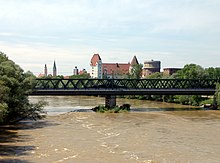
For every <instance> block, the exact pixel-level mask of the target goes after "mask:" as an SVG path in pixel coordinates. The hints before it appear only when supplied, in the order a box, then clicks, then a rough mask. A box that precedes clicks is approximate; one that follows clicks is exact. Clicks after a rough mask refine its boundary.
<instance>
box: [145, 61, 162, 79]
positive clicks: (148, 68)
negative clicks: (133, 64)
mask: <svg viewBox="0 0 220 163" xmlns="http://www.w3.org/2000/svg"><path fill="white" fill-rule="evenodd" d="M160 66H161V63H160V61H154V60H151V61H145V62H144V65H143V71H142V77H146V76H149V75H151V74H153V73H156V72H160Z"/></svg>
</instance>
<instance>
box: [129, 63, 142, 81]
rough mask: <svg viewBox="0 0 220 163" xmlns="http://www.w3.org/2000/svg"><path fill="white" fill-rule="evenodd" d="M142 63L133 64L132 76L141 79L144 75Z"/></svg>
mask: <svg viewBox="0 0 220 163" xmlns="http://www.w3.org/2000/svg"><path fill="white" fill-rule="evenodd" d="M142 67H143V65H142V64H136V65H133V66H132V68H131V72H130V78H132V79H140V78H141V75H142Z"/></svg>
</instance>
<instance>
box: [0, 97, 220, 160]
mask: <svg viewBox="0 0 220 163" xmlns="http://www.w3.org/2000/svg"><path fill="white" fill-rule="evenodd" d="M40 98H41V97H40ZM42 98H44V97H42ZM83 98H84V97H83ZM83 98H79V97H78V98H77V97H74V98H72V97H67V99H65V98H64V97H57V98H56V99H55V100H53V98H51V97H48V98H47V101H48V102H49V105H48V106H47V109H48V110H49V111H56V109H60V110H62V106H63V107H64V108H71V109H73V110H74V109H78V107H80V108H83V109H89V108H91V107H93V106H96V105H98V104H100V103H103V102H104V99H102V98H94V97H89V98H88V97H87V98H85V101H87V102H82V101H84V100H82V99H83ZM36 99H37V98H36V97H35V98H32V99H31V100H32V101H34V100H36ZM77 100H78V103H77ZM58 101H59V102H58ZM79 101H80V102H79ZM58 103H59V104H58ZM88 103H89V104H88ZM122 103H130V104H131V105H132V106H133V108H134V109H135V108H144V107H146V108H147V107H149V108H156V109H160V108H174V107H176V108H178V107H179V108H182V107H183V106H181V105H173V104H171V105H169V104H163V103H155V102H154V103H151V102H144V101H135V100H125V99H119V100H118V104H119V105H120V104H122ZM76 105H77V106H78V107H77V108H76ZM73 110H71V111H73ZM62 111H63V110H62ZM46 121H47V122H48V124H53V123H55V124H56V125H47V124H45V126H44V127H42V124H41V123H38V122H33V124H32V126H38V124H41V127H40V128H38V127H35V128H36V129H33V130H31V129H30V130H25V129H24V130H23V129H21V130H18V134H19V135H29V137H30V138H31V139H29V140H27V141H25V142H12V144H13V145H16V146H24V145H25V146H34V148H33V149H31V150H30V151H29V154H27V155H21V156H16V155H15V156H13V159H19V160H26V161H27V162H52V163H59V162H68V163H69V162H70V163H71V162H77V163H103V162H105V163H112V162H114V163H153V162H154V163H155V162H156V163H209V162H210V163H219V162H220V150H219V149H220V141H218V138H219V137H220V112H219V111H169V112H164V111H161V112H128V113H118V114H114V113H102V114H101V113H88V112H69V113H65V114H59V115H56V116H49V117H48V118H47V119H46ZM11 158H12V156H11V157H8V158H7V159H11ZM0 159H1V158H0Z"/></svg>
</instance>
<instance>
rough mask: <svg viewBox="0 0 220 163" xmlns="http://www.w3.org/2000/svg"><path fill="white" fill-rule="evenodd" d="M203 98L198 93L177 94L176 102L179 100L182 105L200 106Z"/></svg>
mask: <svg viewBox="0 0 220 163" xmlns="http://www.w3.org/2000/svg"><path fill="white" fill-rule="evenodd" d="M202 100H203V98H202V97H201V96H198V95H176V96H175V102H178V103H180V104H182V105H192V106H199V105H200V102H201V101H202Z"/></svg>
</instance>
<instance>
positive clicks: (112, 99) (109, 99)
mask: <svg viewBox="0 0 220 163" xmlns="http://www.w3.org/2000/svg"><path fill="white" fill-rule="evenodd" d="M105 106H106V107H109V108H113V107H115V106H116V96H115V95H106V96H105Z"/></svg>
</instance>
